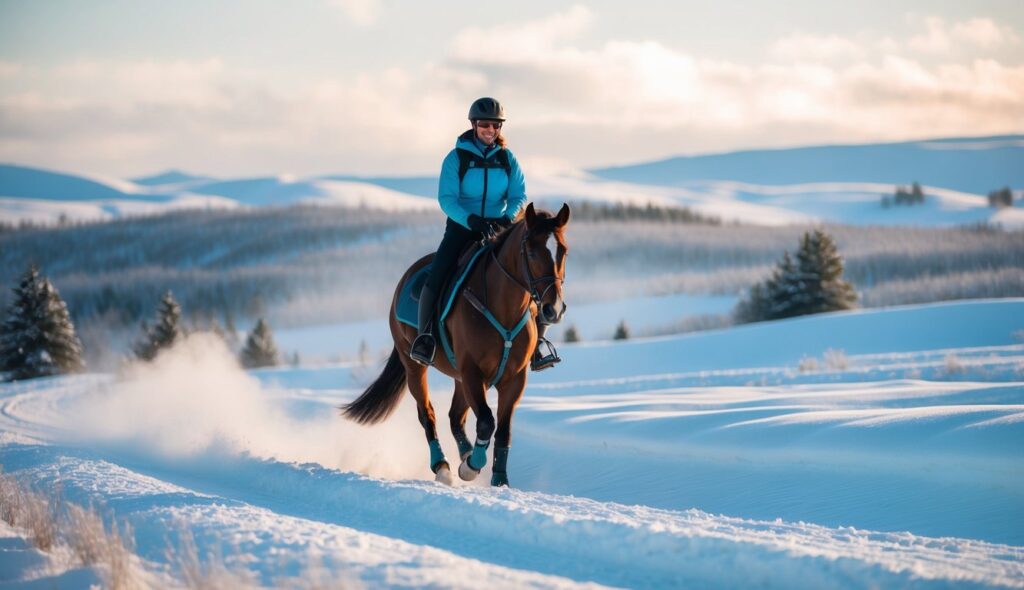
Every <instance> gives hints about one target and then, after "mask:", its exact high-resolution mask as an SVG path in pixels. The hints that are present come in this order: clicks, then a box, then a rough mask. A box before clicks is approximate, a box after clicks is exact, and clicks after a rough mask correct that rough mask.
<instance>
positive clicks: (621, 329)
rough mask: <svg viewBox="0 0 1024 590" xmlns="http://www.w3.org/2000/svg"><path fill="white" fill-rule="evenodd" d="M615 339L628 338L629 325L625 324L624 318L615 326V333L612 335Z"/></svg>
mask: <svg viewBox="0 0 1024 590" xmlns="http://www.w3.org/2000/svg"><path fill="white" fill-rule="evenodd" d="M612 338H614V339H615V340H627V339H628V338H629V326H627V325H626V320H622V321H620V322H619V325H618V326H616V327H615V335H614V336H612Z"/></svg>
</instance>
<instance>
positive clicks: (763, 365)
mask: <svg viewBox="0 0 1024 590" xmlns="http://www.w3.org/2000/svg"><path fill="white" fill-rule="evenodd" d="M570 315H571V312H570ZM571 319H572V318H571V317H569V318H568V319H567V321H570V320H571ZM561 351H562V353H563V354H562V356H563V358H564V359H565V360H564V362H563V363H562V364H561V365H559V366H558V367H556V368H555V369H552V370H550V371H546V372H543V373H538V374H533V375H531V377H530V382H529V386H528V388H527V392H526V395H525V396H524V399H523V402H522V404H521V405H520V409H519V411H518V413H517V415H516V420H515V422H514V424H513V437H514V439H513V446H512V453H511V457H510V460H509V476H510V479H511V481H512V484H513V486H514V488H513V489H491V488H489V487H487V486H486V481H487V480H488V479H489V477H487V476H488V473H487V472H486V470H485V473H484V477H482V478H481V480H478V481H477V482H476V483H474V484H461V483H460V484H457V485H456V486H455V487H445V486H443V485H441V484H437V483H434V482H433V481H431V474H430V471H429V469H428V466H427V462H428V451H427V447H426V444H425V442H424V440H423V434H422V430H421V428H420V427H419V425H418V423H417V420H416V417H415V411H414V407H413V404H412V402H411V399H406V400H405V401H404V402H403V404H402V406H401V407H400V408H399V411H398V412H397V413H396V414H395V415H394V416H392V417H391V418H390V419H389V420H388V421H387V422H385V423H384V424H381V425H378V426H374V427H360V426H356V425H354V424H351V423H349V422H346V421H343V420H342V419H341V418H339V417H338V416H337V414H336V411H335V407H336V406H337V405H338V404H340V403H343V402H344V401H346V400H350V399H352V398H353V397H354V396H356V395H358V393H359V392H360V391H361V389H362V387H363V386H364V385H365V384H366V383H367V382H368V381H370V380H372V379H373V378H374V377H375V376H376V371H377V370H378V367H377V366H360V365H358V364H344V365H333V366H323V367H317V368H303V367H299V368H279V369H267V370H260V371H253V372H249V373H246V372H243V371H241V370H239V369H238V368H237V367H235V366H234V364H233V360H232V358H231V356H230V354H228V352H227V351H225V350H224V349H223V348H222V346H221V345H219V344H218V343H216V341H214V340H210V339H204V338H194V339H192V340H190V341H189V342H188V343H187V344H186V345H185V346H183V347H180V348H179V349H176V350H174V351H172V352H170V353H168V354H166V355H165V356H163V357H161V358H160V359H158V360H157V362H155V363H154V364H153V365H150V366H142V367H136V368H133V369H130V370H127V371H125V372H124V373H123V374H121V375H117V376H115V375H82V376H75V377H65V378H52V379H40V380H34V381H29V382H24V383H13V384H4V385H2V386H0V441H2V446H0V464H2V465H3V467H4V471H5V472H8V473H13V474H15V475H16V476H18V477H19V478H21V479H23V480H26V481H28V482H32V483H34V484H36V485H38V486H41V487H44V488H52V487H54V486H58V485H59V487H60V489H61V490H62V495H63V497H65V498H67V499H68V500H70V501H74V502H79V503H88V502H101V503H102V504H103V506H104V507H105V508H106V509H108V510H109V511H111V512H112V513H113V514H115V515H117V517H118V518H122V519H127V520H128V521H130V522H131V524H132V526H133V528H134V529H135V534H136V539H137V549H138V553H139V555H140V556H141V557H142V558H143V559H144V560H145V561H146V563H147V564H148V567H149V568H151V569H152V570H154V571H162V570H164V569H166V568H167V567H168V566H167V554H166V548H167V546H168V543H169V542H171V543H172V544H173V539H174V538H175V536H176V534H177V533H176V531H181V530H183V528H187V529H189V530H190V531H191V532H192V533H193V534H194V536H195V538H196V542H197V543H198V544H199V546H200V548H201V549H202V550H203V551H204V552H207V551H211V550H213V549H214V548H218V549H219V550H220V551H221V553H222V554H223V555H225V559H226V561H228V562H229V563H230V564H235V565H238V566H242V567H246V568H248V569H250V570H252V571H254V572H255V573H256V574H257V575H258V576H259V579H260V581H261V582H262V583H263V584H266V585H272V584H281V585H288V584H289V582H288V580H289V579H294V578H295V576H298V575H302V574H301V573H302V572H307V573H308V572H316V573H317V574H318V575H322V576H326V577H327V578H328V579H330V580H332V581H335V582H337V581H341V582H342V583H360V582H361V583H363V584H366V585H368V586H371V587H381V586H416V587H419V586H435V587H479V586H481V585H496V586H499V587H575V586H581V585H606V586H626V587H727V588H731V587H754V586H756V587H766V588H801V587H802V588H828V587H834V588H868V587H870V588H874V587H880V588H891V587H915V588H916V587H942V588H946V587H970V588H974V587H1024V525H1022V524H1021V523H1024V468H1022V464H1021V460H1020V457H1021V456H1022V452H1024V299H1009V300H989V301H972V302H956V303H947V304H940V305H928V306H912V307H905V308H893V309H884V310H870V311H857V312H849V313H836V314H826V315H821V316H816V317H808V318H800V319H794V320H788V321H781V322H772V323H766V324H757V325H748V326H741V327H736V328H731V329H728V330H721V331H713V332H704V333H695V334H690V335H685V336H672V337H659V338H650V339H634V340H629V341H625V342H611V341H601V342H590V343H583V344H578V345H566V346H563V347H562V348H561ZM431 385H432V391H433V393H434V404H435V407H436V410H437V414H438V416H440V417H444V416H445V415H446V410H447V405H448V399H449V398H450V395H451V384H450V382H448V381H446V380H445V379H443V378H442V377H441V376H440V375H438V374H433V375H432V378H431ZM492 403H493V398H492ZM442 422H446V421H445V420H443V418H442ZM470 423H472V418H471V419H470ZM439 430H440V432H441V433H442V437H441V438H442V444H443V446H444V448H445V451H446V452H447V454H448V456H449V457H450V458H451V457H454V456H455V455H456V453H455V448H454V442H453V441H452V440H451V436H450V434H449V433H448V428H447V424H446V423H443V424H441V425H440V429H439ZM6 538H10V539H14V538H13V537H6ZM169 538H170V541H169ZM0 541H2V542H3V543H4V546H5V547H7V546H14V545H16V544H17V542H18V541H17V540H16V539H15V540H13V541H10V542H8V541H5V540H4V539H0ZM3 559H6V558H3ZM19 559H20V558H18V559H7V560H2V559H0V564H4V567H3V569H4V574H5V575H4V576H2V578H3V579H4V580H18V579H20V578H19V577H18V576H19V575H21V573H22V572H23V570H22V569H19V568H18V567H17V566H18V564H19V563H21V561H25V562H26V563H28V562H31V561H32V559H30V558H25V559H22V560H21V561H19ZM33 559H34V558H33ZM7 564H13V565H7ZM72 579H77V578H72ZM89 579H90V578H89V577H88V576H85V575H83V576H82V580H83V581H82V582H81V585H80V586H76V585H74V584H72V585H70V586H69V587H85V585H87V583H88V580H89ZM61 587H65V586H64V585H61Z"/></svg>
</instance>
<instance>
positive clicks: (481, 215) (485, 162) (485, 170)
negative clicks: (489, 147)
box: [480, 153, 490, 217]
mask: <svg viewBox="0 0 1024 590" xmlns="http://www.w3.org/2000/svg"><path fill="white" fill-rule="evenodd" d="M483 162H484V198H483V199H481V200H480V217H487V216H486V215H484V208H485V207H486V206H487V169H488V168H490V166H488V165H487V154H486V153H485V154H484V160H483Z"/></svg>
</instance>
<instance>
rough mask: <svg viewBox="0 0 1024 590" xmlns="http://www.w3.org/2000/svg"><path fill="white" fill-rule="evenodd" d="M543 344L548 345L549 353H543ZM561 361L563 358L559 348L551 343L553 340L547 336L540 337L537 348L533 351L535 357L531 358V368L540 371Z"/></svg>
mask: <svg viewBox="0 0 1024 590" xmlns="http://www.w3.org/2000/svg"><path fill="white" fill-rule="evenodd" d="M541 346H547V348H548V354H546V355H544V354H541V352H540V350H541V349H540V347H541ZM560 362H562V359H561V358H559V356H558V350H556V349H555V345H554V344H551V341H549V340H548V339H547V338H540V339H538V340H537V350H535V351H534V352H533V358H532V359H530V370H531V371H533V372H534V373H536V372H538V371H543V370H544V369H550V368H551V367H553V366H555V365H557V364H558V363H560Z"/></svg>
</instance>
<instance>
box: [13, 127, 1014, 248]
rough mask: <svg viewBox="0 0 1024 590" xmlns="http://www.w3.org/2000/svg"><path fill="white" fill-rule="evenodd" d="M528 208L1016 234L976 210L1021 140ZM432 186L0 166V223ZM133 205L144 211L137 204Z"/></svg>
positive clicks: (876, 149)
mask: <svg viewBox="0 0 1024 590" xmlns="http://www.w3.org/2000/svg"><path fill="white" fill-rule="evenodd" d="M525 168H526V172H527V181H528V185H527V189H528V194H529V195H530V197H531V199H533V200H536V201H539V202H540V203H542V204H547V205H549V206H558V205H560V204H561V203H562V202H563V201H568V202H580V201H589V202H594V203H604V204H620V205H622V204H629V205H638V206H641V207H643V206H646V205H648V204H650V205H654V206H657V207H688V208H690V209H693V210H694V211H696V212H698V213H700V214H703V215H706V216H711V217H716V218H719V219H722V220H725V221H738V222H742V223H749V224H756V225H785V224H806V223H818V222H830V223H843V224H853V225H918V226H954V225H971V224H977V223H981V222H990V223H994V224H998V225H1002V226H1004V227H1007V228H1022V227H1024V205H1021V204H1020V202H1021V201H1022V200H1024V199H1022V198H1021V197H1018V204H1017V205H1016V206H1014V207H1011V208H1008V209H1003V210H996V209H992V208H990V207H988V202H987V198H986V195H987V193H988V192H989V191H991V190H994V189H998V188H1001V187H1003V186H1010V187H1012V188H1014V189H1016V190H1018V191H1019V189H1020V188H1021V187H1024V136H1017V135H1014V136H1004V137H988V138H957V139H936V140H928V141H917V142H905V143H896V144H875V145H855V146H820V147H805V148H794V149H783V150H759V151H744V152H734V153H729V154H718V155H706V156H691V157H681V158H672V159H669V160H663V161H659V162H652V163H644V164H636V165H631V166H622V167H614V168H604V169H598V170H592V171H589V172H585V171H562V172H557V173H551V172H541V171H538V172H531V171H530V169H529V165H528V161H527V164H525ZM913 181H918V182H920V183H921V185H922V186H923V187H924V192H925V196H926V198H925V202H924V203H923V204H922V205H917V206H913V207H889V208H886V207H883V205H882V197H883V196H885V195H890V196H891V195H892V193H893V192H894V190H895V186H896V185H908V184H910V183H911V182H913ZM436 191H437V179H436V178H435V177H405V178H402V177H397V178H387V177H358V176H346V175H323V176H315V177H309V178H297V177H294V176H292V175H281V176H272V177H257V178H235V179H223V180H218V179H209V178H205V177H198V176H193V175H189V174H187V173H184V172H180V171H170V172H167V173H163V174H159V175H155V176H151V177H143V178H139V179H136V181H110V180H103V179H87V178H83V177H77V176H72V175H68V174H58V173H54V172H47V171H43V170H35V169H31V168H25V167H19V166H11V165H6V166H0V219H3V220H4V221H7V222H17V221H20V220H22V219H32V220H36V221H43V222H46V221H50V222H52V221H55V220H56V219H57V218H58V217H59V216H60V215H61V214H64V216H65V217H68V218H71V219H80V218H90V219H96V218H101V219H102V218H109V217H112V216H117V215H124V214H133V213H140V212H156V211H159V210H160V209H161V208H162V207H163V208H171V207H174V208H178V207H183V206H192V207H233V206H268V205H276V206H280V205H289V204H294V203H318V204H329V205H335V206H344V207H370V208H380V209H384V210H392V211H394V210H407V211H416V210H425V209H436V203H435V198H436ZM142 204H145V207H143V206H142Z"/></svg>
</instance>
